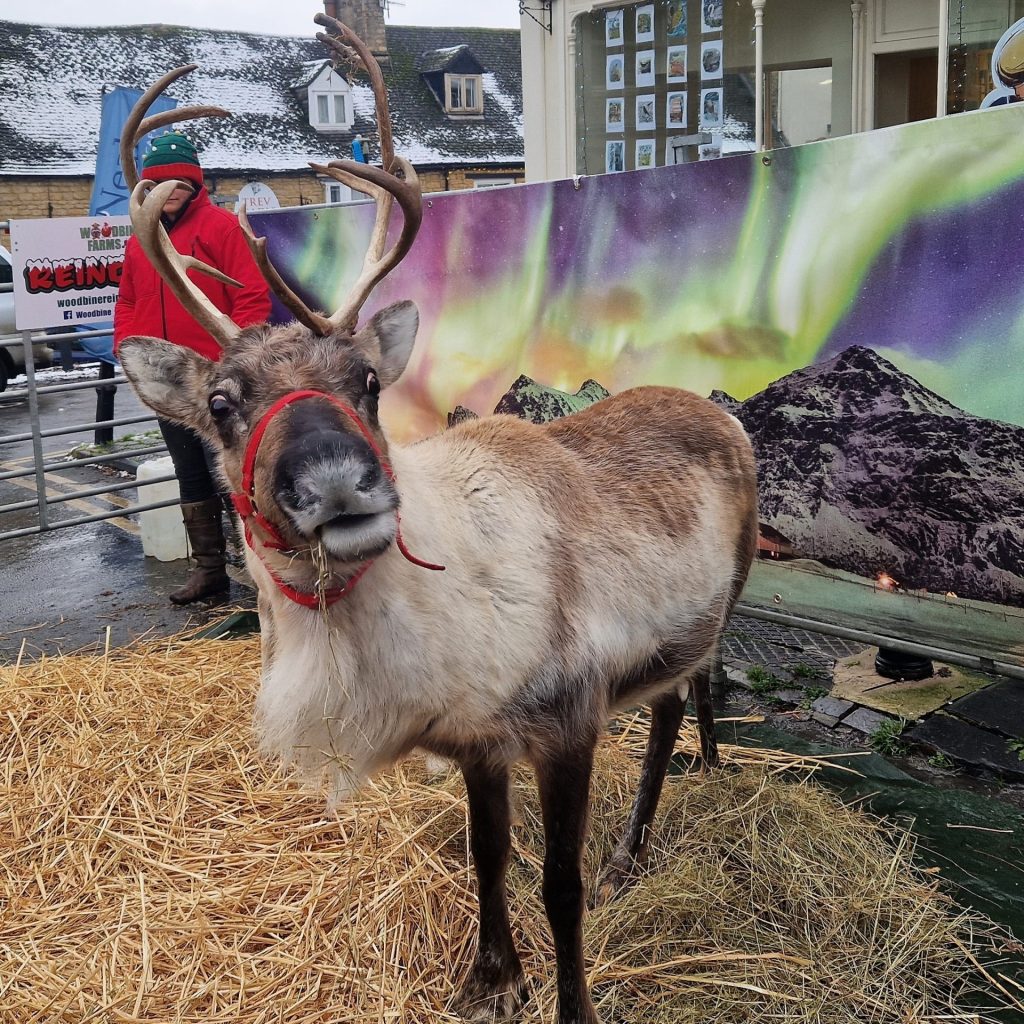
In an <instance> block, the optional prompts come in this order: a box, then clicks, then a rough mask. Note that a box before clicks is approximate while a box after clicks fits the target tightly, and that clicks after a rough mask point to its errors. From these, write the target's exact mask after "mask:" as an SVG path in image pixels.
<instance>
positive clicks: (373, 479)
mask: <svg viewBox="0 0 1024 1024" xmlns="http://www.w3.org/2000/svg"><path fill="white" fill-rule="evenodd" d="M380 477H381V470H380V463H379V462H373V463H371V464H370V465H369V466H367V467H366V471H365V472H364V473H363V475H362V476H361V477H360V478H359V482H358V483H357V484H356V490H357V491H372V490H373V488H374V487H376V486H377V484H379V483H380Z"/></svg>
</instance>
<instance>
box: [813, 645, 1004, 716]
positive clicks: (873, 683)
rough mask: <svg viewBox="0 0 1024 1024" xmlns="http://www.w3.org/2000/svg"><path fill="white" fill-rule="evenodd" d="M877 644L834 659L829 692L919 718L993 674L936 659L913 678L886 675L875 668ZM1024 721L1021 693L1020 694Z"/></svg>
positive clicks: (989, 681)
mask: <svg viewBox="0 0 1024 1024" xmlns="http://www.w3.org/2000/svg"><path fill="white" fill-rule="evenodd" d="M877 651H878V648H876V647H871V648H869V649H868V650H866V651H864V652H862V653H860V654H858V655H854V656H852V657H847V658H843V659H841V660H840V661H837V662H836V666H835V671H834V676H833V679H834V682H833V684H832V694H833V695H834V696H836V697H843V698H845V699H846V700H852V701H853V702H854V703H855V704H861V705H863V706H865V707H869V708H872V709H874V710H875V711H883V712H885V713H887V714H890V715H895V716H896V717H898V718H905V719H907V720H908V721H918V720H920V719H922V718H924V717H925V716H926V715H928V714H931V712H933V711H937V710H938V709H939V708H941V707H943V706H944V705H946V704H949V702H950V701H954V700H956V699H957V698H959V697H963V696H965V695H966V694H969V693H973V692H974V691H976V690H979V689H982V688H983V687H986V686H990V685H992V683H993V681H994V680H993V677H992V676H986V675H984V674H983V673H981V672H972V671H970V669H963V668H958V667H957V666H955V665H943V664H941V663H939V662H936V663H935V674H934V675H933V676H932V677H931V678H929V679H921V680H918V681H915V682H907V681H900V682H897V681H896V680H895V679H886V678H885V677H884V676H880V675H879V674H878V673H877V672H876V671H875V654H876V653H877ZM1021 711H1022V724H1024V695H1022V709H1021Z"/></svg>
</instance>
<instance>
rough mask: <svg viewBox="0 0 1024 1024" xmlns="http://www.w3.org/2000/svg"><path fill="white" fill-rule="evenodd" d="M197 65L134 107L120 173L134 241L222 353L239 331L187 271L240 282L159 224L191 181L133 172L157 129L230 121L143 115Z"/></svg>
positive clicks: (183, 112)
mask: <svg viewBox="0 0 1024 1024" xmlns="http://www.w3.org/2000/svg"><path fill="white" fill-rule="evenodd" d="M198 66H199V65H197V64H185V65H184V66H183V67H180V68H175V69H174V70H173V71H168V72H167V74H166V75H164V76H163V77H162V78H160V79H159V80H158V81H156V82H154V83H153V85H151V86H150V87H149V88H148V89H147V90H146V91H145V92H144V93H143V94H142V96H141V97H140V98H139V101H138V103H136V104H135V106H134V107H132V109H131V113H129V115H128V118H127V120H126V121H125V123H124V127H123V128H122V129H121V172H122V174H123V175H124V179H125V181H126V182H127V183H128V185H129V186H130V187H131V190H132V194H131V199H130V200H129V201H128V211H129V213H130V214H131V218H132V227H134V228H135V237H136V238H138V240H139V244H140V245H141V246H142V251H143V252H144V253H145V254H146V256H147V257H148V259H149V262H150V263H152V264H153V267H154V268H155V270H156V272H157V273H158V274H159V275H160V276H161V277H162V278H163V279H164V281H165V282H166V283H167V286H168V287H169V288H170V289H171V291H172V292H173V294H174V297H175V298H176V299H177V300H178V301H179V302H180V303H181V305H182V306H183V307H184V309H185V310H186V312H188V313H189V314H190V315H191V316H192V317H193V319H194V320H195V321H196V322H197V323H198V324H199V325H200V326H201V327H202V328H203V329H204V330H205V331H208V332H209V333H210V334H211V335H212V336H213V337H214V339H215V340H216V341H217V342H219V344H220V345H221V347H222V348H226V347H227V346H228V345H229V344H230V343H231V342H232V341H234V340H235V338H237V337H238V335H239V334H240V333H241V329H240V328H239V327H238V325H237V324H235V323H234V321H232V319H231V318H230V317H229V316H228V315H227V314H226V313H222V312H221V311H220V310H219V309H217V307H216V306H215V305H214V304H213V303H212V302H211V301H210V299H209V298H208V297H207V295H206V294H205V293H204V292H203V291H202V290H201V289H200V288H198V287H197V286H196V285H195V283H194V282H193V281H191V280H190V279H189V277H188V273H187V272H188V271H189V270H197V271H200V272H202V273H204V274H208V275H209V276H210V277H215V278H216V279H217V280H218V281H223V282H224V283H225V284H229V285H233V286H234V287H236V288H241V287H242V285H241V282H239V281H236V280H235V279H234V278H232V277H228V276H227V275H226V274H223V273H221V271H219V270H217V269H216V268H215V267H211V266H209V265H208V264H206V263H203V261H202V260H197V259H196V258H195V257H194V256H185V255H183V254H182V253H179V252H178V251H177V250H176V249H175V248H174V246H173V245H172V244H171V240H170V238H169V237H168V235H167V231H166V229H165V228H164V226H163V224H162V223H161V221H160V214H161V213H162V212H163V206H164V203H166V202H167V200H168V199H169V198H170V196H171V193H172V192H173V191H174V190H175V189H176V188H179V187H180V186H182V185H185V186H186V187H188V188H192V186H191V185H190V184H189V183H188V182H184V181H176V180H174V179H171V180H168V181H162V182H160V183H159V184H157V183H156V182H153V181H139V175H138V171H137V169H136V167H135V147H136V146H137V145H138V143H139V140H140V139H141V138H142V137H143V136H145V135H147V134H148V133H149V132H151V131H153V130H154V129H156V128H162V127H164V125H169V124H174V123H175V122H177V121H189V120H193V119H194V118H197V117H230V116H231V112H230V111H228V110H224V109H222V108H221V107H207V106H192V107H176V108H175V109H173V110H165V111H163V112H162V113H159V114H154V115H153V116H152V117H145V113H146V111H147V110H149V108H150V106H151V105H152V103H153V101H154V100H155V99H156V98H157V96H159V95H160V94H161V93H162V92H163V91H164V90H165V89H166V88H167V86H168V85H170V84H171V82H175V81H177V80H178V79H179V78H181V77H182V75H187V74H189V73H190V72H192V71H195V70H196V68H197V67H198Z"/></svg>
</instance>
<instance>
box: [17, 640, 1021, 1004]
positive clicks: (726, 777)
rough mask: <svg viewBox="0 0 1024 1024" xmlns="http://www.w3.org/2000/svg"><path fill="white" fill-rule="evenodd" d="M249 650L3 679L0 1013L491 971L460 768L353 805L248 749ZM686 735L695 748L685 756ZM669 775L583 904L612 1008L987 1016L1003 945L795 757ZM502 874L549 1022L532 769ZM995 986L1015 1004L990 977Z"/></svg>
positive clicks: (623, 741) (182, 653) (739, 756)
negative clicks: (992, 966)
mask: <svg viewBox="0 0 1024 1024" xmlns="http://www.w3.org/2000/svg"><path fill="white" fill-rule="evenodd" d="M257 662H258V648H257V642H256V640H255V639H251V640H250V639H245V640H240V641H191V642H186V641H185V640H183V639H182V638H175V639H172V640H170V641H159V642H151V643H148V644H143V645H138V646H136V647H135V648H132V649H129V650H125V651H121V652H117V653H115V654H110V655H106V656H100V657H83V656H73V657H63V658H56V659H49V660H45V661H42V662H39V663H36V664H32V665H20V666H17V667H10V668H6V669H0V717H2V719H3V721H4V725H3V726H2V732H0V749H2V752H3V760H2V764H3V772H4V775H3V791H4V792H3V794H2V801H0V1021H2V1022H3V1024H8V1022H10V1024H14V1022H17V1024H28V1022H51V1021H59V1022H70V1021H76V1022H78V1021H98V1022H132V1021H146V1022H154V1024H156V1022H159V1024H169V1022H192V1021H196V1022H198V1021H203V1022H207V1021H233V1022H234V1021H238V1022H246V1024H256V1022H260V1024H262V1022H266V1024H271V1022H279V1024H280V1022H287V1024H300V1022H309V1024H313V1022H317V1024H321V1022H327V1021H330V1022H332V1024H339V1022H347V1021H359V1022H367V1021H410V1022H413V1021H415V1022H417V1024H441V1022H444V1021H453V1020H455V1019H456V1018H455V1017H454V1016H453V1015H452V1014H451V1013H450V1012H448V1010H447V1009H446V1007H447V1006H448V1004H449V1002H450V1000H451V997H452V995H453V993H454V991H455V988H456V986H457V984H458V981H459V978H460V975H461V973H462V970H463V969H464V967H465V965H467V964H468V963H469V962H470V960H471V957H472V953H473V943H474V935H475V924H474V921H475V909H476V903H475V896H474V889H473V879H472V875H471V873H470V870H469V867H468V851H467V846H468V839H467V832H466V808H465V802H464V799H463V788H462V785H461V780H460V778H459V777H458V775H457V773H450V774H449V775H448V776H446V777H444V778H441V779H432V778H430V777H428V776H427V774H426V773H425V770H424V768H423V766H422V764H421V763H420V762H419V761H418V760H415V759H412V760H410V761H408V762H406V763H405V764H404V765H403V766H400V767H399V768H397V769H396V770H394V771H393V772H391V773H389V774H388V775H387V776H385V777H384V778H382V779H381V780H380V781H379V782H378V783H377V784H375V785H374V786H372V787H370V788H369V789H368V790H367V791H366V792H365V793H364V794H363V795H362V796H361V797H360V798H359V799H357V800H356V801H355V802H354V803H352V804H349V805H346V806H345V807H344V808H342V809H341V810H340V811H339V812H337V813H336V814H328V813H327V812H326V811H325V805H324V802H323V798H322V796H321V795H319V794H315V793H309V792H304V791H302V790H300V789H299V788H298V787H297V786H296V785H295V784H293V783H292V782H290V781H288V780H287V779H284V778H282V777H281V776H280V775H279V774H277V773H276V772H275V770H274V769H273V767H271V766H267V765H266V764H264V763H262V762H261V761H260V760H259V759H258V758H257V756H256V755H255V753H254V750H253V746H252V742H251V739H250V725H249V723H250V708H251V704H252V700H253V694H254V689H255V686H256V681H255V675H256V672H255V666H256V664H257ZM642 743H643V732H642V730H641V729H640V728H639V725H638V723H636V722H635V721H634V722H627V723H626V724H625V727H624V730H623V732H622V733H621V734H620V735H618V736H616V737H615V738H613V739H611V740H609V741H608V743H606V744H605V745H604V746H603V748H602V749H601V751H600V752H599V759H598V768H597V771H596V776H595V784H594V803H593V807H594V813H593V834H592V837H591V841H590V843H589V845H588V871H589V872H590V873H591V876H592V874H593V871H594V870H595V869H596V867H597V865H598V864H599V863H600V862H601V860H602V859H603V858H604V856H606V855H607V852H608V850H609V849H610V847H611V843H612V841H613V838H614V835H615V834H616V832H617V830H618V828H619V827H620V826H621V823H622V821H623V819H624V817H625V813H626V809H627V807H628V802H629V798H630V795H631V792H632V790H633V787H634V784H635V780H636V776H637V770H636V759H637V752H638V751H639V750H640V749H642ZM682 743H683V745H684V747H685V745H686V744H689V743H692V737H686V738H684V740H683V741H682ZM725 753H726V757H727V759H728V760H731V761H732V762H733V764H734V765H739V768H738V769H736V768H734V769H733V770H725V771H721V772H716V773H714V774H713V775H711V776H710V777H700V776H696V775H693V776H687V777H675V778H673V779H671V780H670V781H669V783H668V784H667V785H666V791H665V795H664V797H663V806H662V810H661V812H660V814H659V818H658V820H657V822H656V839H655V841H654V843H653V847H654V853H653V858H652V865H651V868H650V871H649V872H648V873H647V874H646V875H645V876H644V878H643V879H641V881H640V882H639V883H638V884H637V885H636V886H635V887H634V888H633V889H631V890H630V891H628V892H626V893H624V894H623V895H622V896H621V897H620V898H619V899H617V900H616V901H615V902H613V903H612V904H611V905H609V906H608V907H605V908H602V909H600V910H597V911H594V912H592V913H590V914H589V915H588V917H587V922H586V938H585V941H586V948H587V954H588V960H589V963H590V965H591V968H590V980H591V984H592V986H593V991H594V996H595V1000H596V1002H597V1005H598V1008H599V1012H600V1013H601V1015H602V1020H603V1021H605V1022H606V1024H612V1022H621V1024H626V1022H638V1021H645V1022H659V1021H664V1022H672V1024H677V1022H678V1024H684V1022H698V1021H700V1022H702V1024H709V1022H722V1024H726V1022H728V1024H742V1022H754V1021H758V1022H760V1021H765V1022H767V1021H780V1020H782V1021H806V1022H812V1021H813V1022H816V1024H831V1022H853V1021H857V1022H864V1021H878V1022H890V1021H891V1022H903V1024H911V1022H917V1024H923V1022H925V1021H935V1022H937V1021H939V1020H942V1021H951V1020H952V1021H967V1020H975V1019H978V1018H974V1017H972V1016H970V1015H969V1014H967V1013H966V1012H963V1011H962V1010H961V1009H959V1008H958V1007H959V1006H961V1005H962V1003H963V1001H965V1000H966V1001H969V1000H970V998H971V995H972V994H971V993H968V992H965V991H962V990H961V986H963V985H964V984H965V980H966V979H967V978H968V977H969V975H971V974H972V971H973V965H974V964H975V963H976V960H975V956H976V955H983V953H984V955H988V956H989V958H990V959H991V955H990V954H991V948H990V947H991V945H992V944H993V943H994V942H996V941H998V938H997V936H995V932H994V930H986V931H985V933H984V935H985V937H984V938H983V937H982V932H980V931H979V930H978V928H977V922H971V921H968V920H967V919H966V918H965V917H962V916H958V913H957V911H956V910H955V908H954V906H953V905H952V904H951V903H950V902H949V901H948V900H947V899H946V898H945V897H944V896H943V895H941V894H940V893H939V891H938V890H937V887H936V883H935V880H934V877H933V876H931V875H929V874H928V873H922V872H918V871H916V870H914V869H912V868H911V867H909V866H908V864H909V857H910V852H911V851H910V849H909V841H908V840H907V838H906V837H904V836H900V835H897V834H894V833H891V832H887V831H885V830H883V828H882V827H881V826H879V825H878V824H876V823H874V822H873V821H871V820H870V819H869V818H868V817H866V816H865V815H863V814H860V813H858V812H856V811H854V810H850V809H847V808H845V807H843V806H842V805H841V804H840V803H838V802H837V800H836V799H835V798H834V797H832V796H830V795H828V794H827V793H826V792H825V791H823V790H822V789H820V788H819V787H818V786H816V785H815V784H814V783H813V782H811V781H808V780H807V779H806V777H804V778H802V779H801V778H794V775H793V772H786V773H785V774H783V773H782V771H781V770H780V769H781V768H783V767H788V768H794V767H795V768H797V769H798V772H797V774H798V775H803V776H806V775H807V773H808V769H809V767H812V766H809V765H806V764H804V765H800V764H799V763H797V762H795V761H792V759H789V760H788V761H787V760H785V759H782V758H780V756H779V755H777V754H770V753H768V752H756V751H754V752H751V751H739V750H729V749H727V750H726V751H725ZM515 785H516V799H517V804H518V814H519V818H520V821H519V822H518V823H517V825H516V827H515V839H514V843H515V849H514V857H513V864H512V867H511V869H510V879H509V882H510V906H511V909H512V914H513V919H514V922H515V927H516V938H517V942H518V944H519V947H520V950H521V953H522V955H523V961H524V966H525V968H526V971H527V975H528V977H529V978H530V980H531V984H532V998H531V1001H530V1004H529V1007H528V1009H527V1011H526V1018H527V1019H529V1020H549V1019H551V1016H552V1013H553V1007H554V992H553V984H552V983H553V953H552V949H551V945H550V941H549V938H548V934H547V928H546V924H545V920H544V915H543V910H542V906H541V904H540V898H539V873H540V865H541V859H542V850H541V843H540V826H539V821H538V815H537V809H536V804H535V801H534V796H533V792H532V787H531V785H530V779H529V777H528V776H527V774H526V773H525V772H524V773H521V774H520V775H519V776H518V777H517V779H516V784H515ZM989 979H990V981H991V982H993V983H994V984H995V985H997V986H999V985H1002V987H1003V988H1004V990H1005V991H1006V993H1007V996H1009V991H1010V990H1009V989H1007V988H1006V985H1008V984H1010V983H1005V984H1004V983H1002V982H1000V981H999V979H998V977H997V976H996V975H995V974H994V973H993V974H990V975H989Z"/></svg>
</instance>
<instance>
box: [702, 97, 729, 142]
mask: <svg viewBox="0 0 1024 1024" xmlns="http://www.w3.org/2000/svg"><path fill="white" fill-rule="evenodd" d="M724 121H725V111H724V109H723V101H722V90H721V89H720V88H719V89H701V91H700V126H701V128H703V129H704V130H705V131H711V130H712V129H716V128H721V127H722V125H723V123H724Z"/></svg>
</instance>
